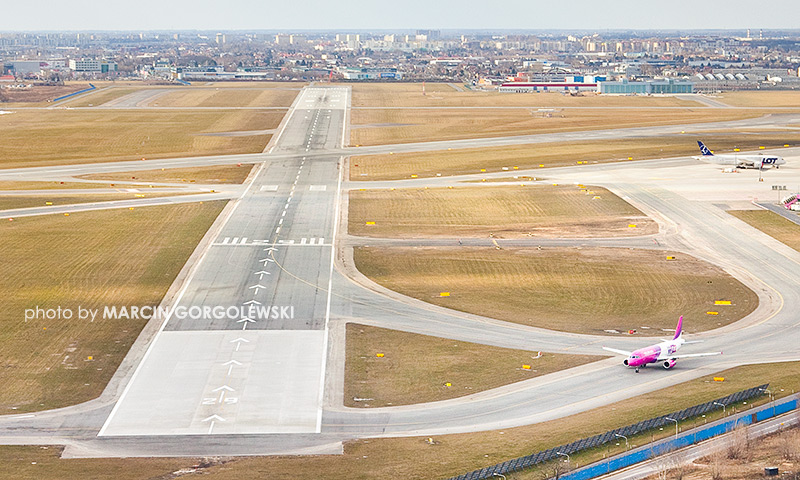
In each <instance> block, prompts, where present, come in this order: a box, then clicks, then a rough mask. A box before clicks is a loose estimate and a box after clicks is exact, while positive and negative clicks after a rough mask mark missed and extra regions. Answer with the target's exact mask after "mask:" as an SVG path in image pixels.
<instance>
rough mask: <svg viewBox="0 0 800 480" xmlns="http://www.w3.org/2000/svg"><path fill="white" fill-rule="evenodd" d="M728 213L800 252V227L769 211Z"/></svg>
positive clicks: (735, 211) (734, 211)
mask: <svg viewBox="0 0 800 480" xmlns="http://www.w3.org/2000/svg"><path fill="white" fill-rule="evenodd" d="M728 213H730V214H731V215H733V216H734V217H736V218H738V219H739V220H742V221H744V222H747V223H748V224H750V226H752V227H755V228H757V229H759V230H761V231H762V232H764V233H766V234H767V235H769V236H771V237H773V238H774V239H775V240H777V241H779V242H781V243H784V244H786V245H788V246H790V247H792V248H794V249H795V250H797V251H798V252H800V225H797V224H796V223H792V222H790V221H789V220H787V219H785V218H783V217H781V216H780V215H778V214H777V213H773V212H770V211H768V210H731V211H729V212H728Z"/></svg>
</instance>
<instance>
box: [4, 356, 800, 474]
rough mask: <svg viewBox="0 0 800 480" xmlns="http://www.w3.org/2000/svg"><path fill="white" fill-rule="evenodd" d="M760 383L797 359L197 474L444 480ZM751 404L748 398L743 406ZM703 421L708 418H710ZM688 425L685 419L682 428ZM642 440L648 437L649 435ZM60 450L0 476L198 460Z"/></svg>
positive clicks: (29, 452) (7, 464)
mask: <svg viewBox="0 0 800 480" xmlns="http://www.w3.org/2000/svg"><path fill="white" fill-rule="evenodd" d="M620 368H621V367H620ZM713 376H722V377H725V382H714V381H712V380H711V377H713ZM765 382H770V388H771V389H772V390H773V391H775V392H778V391H779V390H780V389H781V388H785V389H786V392H787V393H788V392H789V390H790V389H797V386H798V385H800V363H797V362H795V363H783V364H777V365H776V364H768V365H753V366H746V367H738V368H734V369H730V370H726V371H723V372H719V373H717V374H715V375H709V376H706V377H701V378H698V379H696V380H692V381H689V382H685V383H682V384H680V385H676V386H673V387H669V388H666V389H663V390H657V391H654V392H651V393H648V394H645V395H640V396H638V397H635V398H632V399H629V400H625V401H623V402H619V403H615V404H611V405H608V406H606V407H602V408H596V409H593V410H590V411H587V412H583V413H579V414H576V415H572V416H569V417H566V418H563V419H559V420H553V421H549V422H544V423H540V424H536V425H529V426H524V427H516V428H507V429H504V430H502V431H498V430H494V431H487V432H477V433H469V434H458V435H439V436H434V437H433V440H434V443H433V444H432V445H431V444H429V443H428V442H427V438H421V437H409V438H385V439H375V438H373V439H365V440H357V441H352V442H348V443H346V444H345V448H344V455H314V456H297V457H290V456H284V457H239V458H236V459H229V460H230V461H228V462H226V463H224V464H221V465H216V466H212V467H210V468H208V469H205V470H204V471H203V473H205V474H206V475H207V476H206V477H204V478H210V479H214V480H227V479H231V480H233V479H237V480H238V479H241V478H242V477H267V476H268V477H269V478H275V479H294V478H319V477H320V476H324V477H325V478H327V479H343V480H344V479H348V480H361V479H363V480H367V479H374V478H407V479H439V478H447V477H450V476H454V475H460V474H462V473H466V472H469V471H472V470H474V469H478V468H482V467H487V466H489V465H493V464H495V463H499V462H503V461H506V460H510V459H512V458H517V457H520V456H523V455H528V454H531V453H535V452H538V451H540V450H546V449H549V448H553V447H555V446H558V445H564V444H566V443H570V442H573V441H575V440H578V439H580V438H584V437H588V436H592V435H597V434H600V433H603V432H606V431H608V430H612V429H614V428H618V427H622V426H625V425H629V424H632V423H635V422H638V421H641V420H644V419H647V418H652V417H655V416H659V415H664V414H667V413H671V412H674V411H676V410H681V409H683V408H688V407H690V406H692V405H695V404H698V403H702V402H707V401H711V400H713V399H716V398H720V397H723V396H725V395H729V394H731V393H734V392H737V391H739V390H742V389H745V388H750V387H753V386H755V385H758V384H760V383H765ZM762 401H763V400H762ZM758 403H760V402H759V401H752V402H748V404H750V405H753V404H758ZM709 418H713V417H712V416H711V415H709ZM691 424H692V423H691V422H688V424H683V425H682V427H683V428H687V427H688V426H691ZM656 433H657V435H656V436H657V437H658V436H659V435H662V436H663V435H671V433H670V432H669V431H667V430H665V431H664V432H656ZM646 437H647V438H646V440H650V435H649V434H648V435H646ZM624 449H625V444H624V442H623V443H622V444H621V445H620V446H615V445H613V444H611V445H609V447H608V450H606V448H603V449H600V450H598V451H593V452H589V453H588V454H585V455H582V456H574V457H573V462H578V463H580V464H581V465H585V464H586V463H588V462H590V461H596V460H599V459H600V458H602V457H603V455H604V454H607V453H610V454H615V453H621V452H622V451H624ZM59 451H60V449H59V448H49V449H46V450H44V449H42V448H41V447H0V462H2V464H3V465H4V468H3V469H1V470H0V479H6V478H8V479H14V480H17V479H24V480H28V479H31V480H33V479H36V480H40V479H62V478H108V479H113V480H124V479H138V478H159V476H163V478H169V476H168V475H169V473H170V472H174V471H175V470H177V469H178V468H179V467H181V466H184V467H188V466H191V465H192V464H195V463H196V462H197V461H196V460H193V459H149V458H129V459H86V460H61V459H59V458H58V454H59ZM33 462H36V464H35V465H33ZM574 464H575V463H573V465H574ZM515 478H543V476H542V472H538V471H528V472H526V473H524V474H522V475H519V474H518V475H517V476H515Z"/></svg>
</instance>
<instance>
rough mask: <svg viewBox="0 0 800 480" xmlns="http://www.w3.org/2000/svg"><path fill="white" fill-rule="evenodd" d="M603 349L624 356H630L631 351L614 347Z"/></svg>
mask: <svg viewBox="0 0 800 480" xmlns="http://www.w3.org/2000/svg"><path fill="white" fill-rule="evenodd" d="M603 350H607V351H609V352H614V353H616V354H618V355H625V356H626V357H630V356H631V352H626V351H625V350H617V349H616V348H609V347H603Z"/></svg>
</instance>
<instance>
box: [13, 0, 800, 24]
mask: <svg viewBox="0 0 800 480" xmlns="http://www.w3.org/2000/svg"><path fill="white" fill-rule="evenodd" d="M799 18H800V1H798V0H770V1H767V2H764V3H761V2H754V1H752V0H662V1H658V2H654V1H651V0H569V1H557V0H548V1H543V0H494V1H492V0H481V1H477V0H395V1H365V0H279V1H275V0H125V1H121V0H70V1H65V0H57V1H54V0H41V1H31V0H3V1H2V10H0V31H15V30H16V31H19V30H192V29H197V30H276V29H280V30H300V29H326V30H347V29H353V30H356V29H358V30H368V29H417V28H433V29H459V28H463V29H589V30H595V29H596V30H604V29H706V28H711V29H718V28H723V29H742V28H752V29H754V30H757V29H759V28H764V29H774V28H800V22H798V19H799Z"/></svg>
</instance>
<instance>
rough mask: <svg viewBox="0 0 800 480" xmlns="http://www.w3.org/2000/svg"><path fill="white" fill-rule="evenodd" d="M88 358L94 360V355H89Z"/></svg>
mask: <svg viewBox="0 0 800 480" xmlns="http://www.w3.org/2000/svg"><path fill="white" fill-rule="evenodd" d="M86 360H94V357H93V356H91V355H89V356H88V357H86Z"/></svg>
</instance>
